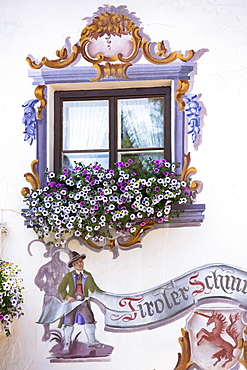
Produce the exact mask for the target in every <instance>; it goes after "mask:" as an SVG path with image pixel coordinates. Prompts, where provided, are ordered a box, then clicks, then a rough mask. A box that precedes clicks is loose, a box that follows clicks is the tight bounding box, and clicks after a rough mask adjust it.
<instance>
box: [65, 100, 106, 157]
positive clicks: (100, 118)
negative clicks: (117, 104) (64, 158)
mask: <svg viewBox="0 0 247 370" xmlns="http://www.w3.org/2000/svg"><path fill="white" fill-rule="evenodd" d="M108 142H109V102H108V100H84V101H64V102H63V150H81V149H83V150H87V149H108V146H109V145H108Z"/></svg>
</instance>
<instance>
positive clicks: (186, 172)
mask: <svg viewBox="0 0 247 370" xmlns="http://www.w3.org/2000/svg"><path fill="white" fill-rule="evenodd" d="M189 165H190V153H188V154H185V155H184V167H183V170H182V173H181V180H182V181H186V180H187V179H188V178H189V176H190V175H194V174H196V173H197V169H196V168H195V167H190V168H189ZM201 186H202V182H201V181H197V180H194V181H192V183H191V185H190V186H187V189H188V190H189V191H198V190H199V189H200V188H201Z"/></svg>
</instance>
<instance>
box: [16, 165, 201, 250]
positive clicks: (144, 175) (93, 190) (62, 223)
mask: <svg viewBox="0 0 247 370" xmlns="http://www.w3.org/2000/svg"><path fill="white" fill-rule="evenodd" d="M177 167H178V164H176V163H170V162H168V161H166V160H165V159H162V160H149V161H145V162H144V164H143V167H142V168H141V167H140V166H139V165H138V166H137V165H136V163H134V162H133V160H132V159H128V161H126V162H122V161H121V162H116V163H115V168H114V169H105V168H103V167H102V166H101V165H100V164H98V163H96V164H94V165H88V166H86V165H84V164H82V163H76V166H75V168H74V169H69V168H64V169H62V170H61V171H59V173H58V174H55V173H54V172H49V171H46V175H47V178H48V181H47V182H46V183H45V186H44V187H43V188H41V189H38V190H32V191H31V193H30V194H27V195H26V196H25V198H24V202H25V203H26V205H27V207H28V209H26V210H24V211H23V213H24V217H26V218H27V219H29V220H30V222H29V225H30V226H31V227H32V228H33V229H34V231H35V232H36V233H37V234H38V237H39V238H40V239H43V238H45V237H50V236H51V233H53V234H54V238H55V241H57V243H58V242H59V243H63V242H64V233H73V234H74V235H75V236H77V237H83V238H84V239H88V238H94V239H95V240H98V241H100V240H102V238H103V237H111V230H112V229H114V231H117V232H120V233H124V234H126V233H130V234H134V233H135V231H136V227H137V225H142V226H145V224H146V223H147V222H148V221H149V220H154V221H155V222H158V223H162V222H169V221H171V219H172V217H173V216H174V213H172V212H171V207H172V205H173V204H182V203H192V202H193V200H194V198H195V194H192V193H191V192H190V191H188V190H187V186H188V185H189V181H187V182H186V181H181V180H180V175H179V174H177V173H176V168H177ZM140 168H141V169H140ZM176 215H178V214H177V213H176Z"/></svg>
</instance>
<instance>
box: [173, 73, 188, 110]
mask: <svg viewBox="0 0 247 370" xmlns="http://www.w3.org/2000/svg"><path fill="white" fill-rule="evenodd" d="M189 87H190V84H189V81H188V80H179V81H178V87H177V89H176V92H175V94H174V97H175V100H176V101H177V102H178V104H179V110H184V108H185V102H184V100H183V97H184V95H185V94H186V93H187V91H188V90H189Z"/></svg>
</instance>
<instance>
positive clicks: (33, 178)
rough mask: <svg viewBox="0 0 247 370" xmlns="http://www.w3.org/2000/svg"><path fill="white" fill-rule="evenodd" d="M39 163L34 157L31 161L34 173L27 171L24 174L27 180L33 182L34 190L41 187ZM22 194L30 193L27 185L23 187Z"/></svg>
mask: <svg viewBox="0 0 247 370" xmlns="http://www.w3.org/2000/svg"><path fill="white" fill-rule="evenodd" d="M37 165H38V159H34V160H33V161H32V163H31V170H32V173H30V172H27V173H25V174H24V177H25V178H26V180H27V182H29V183H30V184H31V186H32V189H33V190H37V189H40V178H39V174H38V171H37ZM21 194H22V195H23V196H24V197H25V196H26V195H27V194H30V189H29V188H27V187H25V188H22V190H21Z"/></svg>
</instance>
